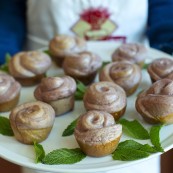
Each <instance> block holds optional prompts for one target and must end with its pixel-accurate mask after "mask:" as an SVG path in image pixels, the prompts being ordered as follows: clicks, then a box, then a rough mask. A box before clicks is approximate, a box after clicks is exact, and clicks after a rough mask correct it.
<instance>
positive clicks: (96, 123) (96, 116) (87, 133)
mask: <svg viewBox="0 0 173 173" xmlns="http://www.w3.org/2000/svg"><path fill="white" fill-rule="evenodd" d="M121 135H122V125H121V124H116V123H115V120H114V117H113V116H112V115H111V114H109V113H107V112H104V111H96V110H93V111H88V112H86V113H84V114H83V115H81V116H80V117H79V120H78V122H77V125H76V127H75V131H74V136H75V138H76V140H77V142H78V144H79V146H80V148H81V150H82V151H83V152H84V153H86V155H88V156H92V157H103V156H106V155H109V154H111V153H112V152H114V150H115V149H116V148H117V146H118V143H119V141H120V138H121Z"/></svg>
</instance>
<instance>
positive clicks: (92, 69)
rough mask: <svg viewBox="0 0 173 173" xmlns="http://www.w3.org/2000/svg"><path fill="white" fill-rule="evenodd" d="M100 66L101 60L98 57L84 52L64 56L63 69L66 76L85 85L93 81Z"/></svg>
mask: <svg viewBox="0 0 173 173" xmlns="http://www.w3.org/2000/svg"><path fill="white" fill-rule="evenodd" d="M101 65H102V60H101V58H100V57H99V56H98V55H96V54H94V53H91V52H88V51H84V52H80V53H78V54H71V55H68V56H66V58H65V60H64V64H63V69H64V72H65V73H66V74H67V75H69V76H72V77H73V78H74V79H76V80H79V81H81V82H83V83H84V84H86V85H87V84H90V83H91V82H92V81H93V80H94V79H95V76H96V74H97V72H98V70H99V68H100V67H101Z"/></svg>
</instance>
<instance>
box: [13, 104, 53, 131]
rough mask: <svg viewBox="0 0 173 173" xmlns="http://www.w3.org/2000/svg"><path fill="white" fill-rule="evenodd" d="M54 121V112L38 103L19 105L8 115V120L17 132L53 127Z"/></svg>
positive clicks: (46, 105) (45, 105) (47, 106)
mask: <svg viewBox="0 0 173 173" xmlns="http://www.w3.org/2000/svg"><path fill="white" fill-rule="evenodd" d="M54 119H55V112H54V110H53V108H52V107H51V106H50V105H48V104H47V103H44V102H40V101H36V102H31V103H24V104H21V105H19V106H17V107H16V108H15V109H13V110H12V112H11V113H10V120H11V122H13V125H14V126H13V127H16V129H17V130H20V129H29V130H32V129H42V128H46V127H50V126H52V125H53V123H54ZM19 133H20V131H19Z"/></svg>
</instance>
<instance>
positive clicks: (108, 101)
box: [83, 82, 127, 113]
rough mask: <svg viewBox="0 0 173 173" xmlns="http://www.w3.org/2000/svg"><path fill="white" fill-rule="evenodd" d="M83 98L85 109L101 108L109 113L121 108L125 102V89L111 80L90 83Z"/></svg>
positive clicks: (124, 105)
mask: <svg viewBox="0 0 173 173" xmlns="http://www.w3.org/2000/svg"><path fill="white" fill-rule="evenodd" d="M83 100H84V106H85V108H86V109H87V110H102V111H106V112H109V113H114V112H117V111H120V110H122V109H123V108H124V107H126V103H127V99H126V93H125V91H124V90H123V89H122V88H121V87H120V86H118V85H117V84H115V83H112V82H96V83H93V84H91V85H90V86H89V87H88V89H87V91H86V92H85V95H84V99H83Z"/></svg>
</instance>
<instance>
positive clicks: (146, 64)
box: [142, 63, 150, 70]
mask: <svg viewBox="0 0 173 173" xmlns="http://www.w3.org/2000/svg"><path fill="white" fill-rule="evenodd" d="M149 65H150V64H149V63H145V64H144V65H143V67H142V69H144V70H146V69H147V68H148V66H149Z"/></svg>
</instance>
